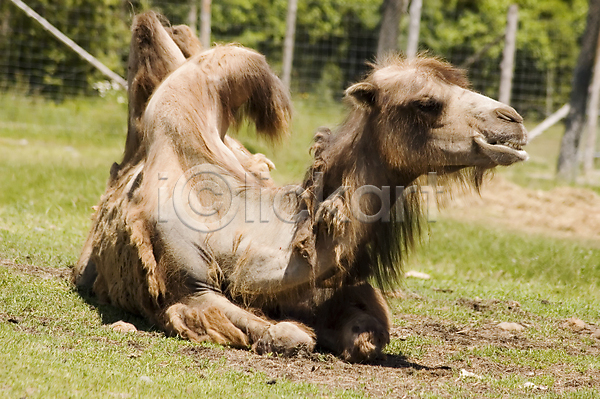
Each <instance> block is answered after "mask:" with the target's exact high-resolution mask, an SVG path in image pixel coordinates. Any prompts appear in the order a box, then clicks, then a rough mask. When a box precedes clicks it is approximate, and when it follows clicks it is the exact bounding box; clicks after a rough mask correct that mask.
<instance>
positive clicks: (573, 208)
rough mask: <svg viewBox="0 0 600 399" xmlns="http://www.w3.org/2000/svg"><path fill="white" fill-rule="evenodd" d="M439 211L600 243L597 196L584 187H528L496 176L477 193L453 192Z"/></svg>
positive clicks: (468, 219) (475, 220)
mask: <svg viewBox="0 0 600 399" xmlns="http://www.w3.org/2000/svg"><path fill="white" fill-rule="evenodd" d="M442 215H444V216H445V217H449V218H451V219H456V220H465V221H473V222H477V223H485V224H492V225H500V226H504V227H508V228H510V229H514V230H523V231H527V232H535V233H542V234H546V235H551V236H556V237H560V238H576V239H584V240H589V241H594V242H597V243H599V244H600V196H599V195H598V194H596V193H595V192H593V191H591V190H588V189H585V188H577V187H557V188H554V189H552V190H550V191H542V190H532V189H528V188H524V187H521V186H519V185H517V184H515V183H512V182H510V181H508V180H506V179H504V178H502V177H500V176H496V177H494V178H493V179H492V180H491V181H489V182H487V183H486V184H485V185H484V186H483V188H482V190H481V196H477V195H474V194H470V193H469V194H462V195H457V197H456V198H454V199H452V200H451V201H449V202H448V204H447V206H446V207H445V209H444V210H443V211H442Z"/></svg>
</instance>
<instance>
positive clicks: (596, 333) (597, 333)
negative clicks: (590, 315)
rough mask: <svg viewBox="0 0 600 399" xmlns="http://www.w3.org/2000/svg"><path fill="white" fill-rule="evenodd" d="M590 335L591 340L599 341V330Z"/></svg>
mask: <svg viewBox="0 0 600 399" xmlns="http://www.w3.org/2000/svg"><path fill="white" fill-rule="evenodd" d="M591 335H592V338H596V339H600V328H599V329H597V330H596V331H594V332H593V333H592V334H591Z"/></svg>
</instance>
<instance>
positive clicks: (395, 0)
mask: <svg viewBox="0 0 600 399" xmlns="http://www.w3.org/2000/svg"><path fill="white" fill-rule="evenodd" d="M407 8H408V0H384V2H383V4H382V5H381V11H380V14H381V26H380V27H379V39H378V40H377V57H381V56H383V55H384V54H385V53H387V52H389V51H397V50H398V29H399V28H400V19H401V18H402V14H405V13H406V9H407Z"/></svg>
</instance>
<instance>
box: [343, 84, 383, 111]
mask: <svg viewBox="0 0 600 399" xmlns="http://www.w3.org/2000/svg"><path fill="white" fill-rule="evenodd" d="M345 94H346V97H347V98H350V99H351V100H352V101H353V102H354V103H355V104H356V105H358V106H359V107H366V108H371V107H372V106H374V105H375V98H376V96H377V87H375V85H374V84H372V83H369V82H360V83H356V84H353V85H352V86H350V87H348V88H347V89H346V93H345Z"/></svg>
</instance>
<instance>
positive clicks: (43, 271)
mask: <svg viewBox="0 0 600 399" xmlns="http://www.w3.org/2000/svg"><path fill="white" fill-rule="evenodd" d="M0 266H4V267H7V268H9V269H12V270H15V271H17V272H19V273H21V274H28V275H30V276H36V277H39V278H44V279H48V278H58V279H61V280H67V281H69V280H70V279H71V273H72V270H71V269H70V268H68V267H43V266H36V265H30V264H26V263H14V262H12V261H10V260H7V259H0Z"/></svg>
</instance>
